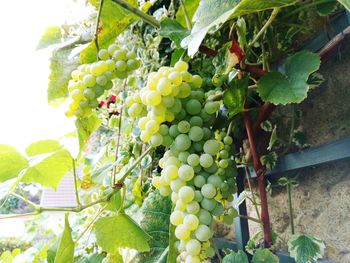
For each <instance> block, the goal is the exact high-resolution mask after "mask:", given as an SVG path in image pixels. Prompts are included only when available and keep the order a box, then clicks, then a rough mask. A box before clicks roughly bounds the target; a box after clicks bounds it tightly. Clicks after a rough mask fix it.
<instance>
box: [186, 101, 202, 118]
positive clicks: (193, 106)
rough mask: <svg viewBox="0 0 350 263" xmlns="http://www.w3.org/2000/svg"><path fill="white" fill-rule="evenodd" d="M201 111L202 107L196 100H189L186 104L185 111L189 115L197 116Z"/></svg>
mask: <svg viewBox="0 0 350 263" xmlns="http://www.w3.org/2000/svg"><path fill="white" fill-rule="evenodd" d="M201 110H202V105H201V103H200V102H199V101H198V100H195V99H190V100H189V101H188V102H187V103H186V111H187V112H188V114H190V115H197V114H199V113H200V112H201Z"/></svg>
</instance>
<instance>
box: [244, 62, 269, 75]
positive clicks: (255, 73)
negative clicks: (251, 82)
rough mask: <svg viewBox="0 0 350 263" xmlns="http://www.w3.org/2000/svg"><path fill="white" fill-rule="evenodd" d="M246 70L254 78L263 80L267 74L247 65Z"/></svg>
mask: <svg viewBox="0 0 350 263" xmlns="http://www.w3.org/2000/svg"><path fill="white" fill-rule="evenodd" d="M245 70H246V71H248V72H249V73H250V74H252V76H253V77H254V78H261V77H262V76H264V75H265V74H266V73H267V72H266V71H265V70H263V69H261V68H258V67H255V66H252V65H246V68H245Z"/></svg>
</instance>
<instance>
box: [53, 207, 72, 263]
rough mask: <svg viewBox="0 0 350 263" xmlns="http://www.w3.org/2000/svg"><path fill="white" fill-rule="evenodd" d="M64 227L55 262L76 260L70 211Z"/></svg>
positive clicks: (61, 262)
mask: <svg viewBox="0 0 350 263" xmlns="http://www.w3.org/2000/svg"><path fill="white" fill-rule="evenodd" d="M64 222H65V223H64V229H63V233H62V236H61V240H60V244H59V246H58V249H57V252H56V257H55V263H63V262H64V263H71V262H74V242H73V239H72V229H71V228H70V226H69V220H68V213H67V214H65V218H64Z"/></svg>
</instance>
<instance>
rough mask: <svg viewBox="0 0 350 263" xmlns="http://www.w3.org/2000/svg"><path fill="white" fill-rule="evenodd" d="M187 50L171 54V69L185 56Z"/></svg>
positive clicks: (179, 50)
mask: <svg viewBox="0 0 350 263" xmlns="http://www.w3.org/2000/svg"><path fill="white" fill-rule="evenodd" d="M185 52H186V50H184V49H183V48H177V49H175V50H174V52H173V53H172V54H171V61H170V67H173V66H174V65H175V63H176V62H178V61H179V60H180V58H181V57H182V56H183V55H184V54H185Z"/></svg>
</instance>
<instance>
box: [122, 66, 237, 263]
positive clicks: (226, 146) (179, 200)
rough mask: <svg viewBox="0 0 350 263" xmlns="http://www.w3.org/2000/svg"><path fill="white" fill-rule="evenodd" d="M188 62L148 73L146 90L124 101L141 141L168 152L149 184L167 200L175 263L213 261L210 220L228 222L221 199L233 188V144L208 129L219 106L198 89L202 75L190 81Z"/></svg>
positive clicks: (221, 135)
mask: <svg viewBox="0 0 350 263" xmlns="http://www.w3.org/2000/svg"><path fill="white" fill-rule="evenodd" d="M187 69H188V65H187V63H185V62H183V61H180V62H178V63H176V64H175V66H174V67H173V68H171V67H163V68H161V69H160V70H159V71H158V72H156V73H151V74H150V75H149V78H148V82H147V86H146V87H145V88H143V89H142V90H141V91H140V93H139V94H135V95H133V96H130V97H128V99H127V105H128V113H129V115H130V116H131V117H137V116H140V119H139V121H138V126H139V128H140V129H141V135H140V138H141V140H142V141H144V142H149V143H150V144H151V145H152V146H154V147H157V146H160V145H163V146H165V147H166V149H167V151H166V152H165V154H164V156H163V158H161V159H160V160H159V166H160V167H161V168H162V171H161V175H160V176H154V177H153V179H152V183H153V185H154V186H155V187H156V188H158V189H159V192H160V193H161V194H162V195H163V196H171V200H172V202H173V204H174V210H173V212H172V214H171V216H170V222H171V224H173V225H174V226H176V228H175V236H176V238H177V239H178V240H179V241H178V250H179V253H180V255H179V257H178V261H179V262H185V263H197V262H202V261H203V260H205V259H207V258H209V257H212V256H214V254H215V251H214V248H213V247H212V245H211V241H210V240H211V238H212V236H213V230H212V222H213V218H214V217H216V218H222V217H224V218H226V217H227V216H228V215H229V214H231V215H233V213H232V211H231V210H229V211H225V208H224V203H225V200H228V199H230V198H231V200H232V193H233V190H234V189H235V180H234V179H233V177H232V176H233V175H235V170H234V168H233V167H234V166H233V165H234V161H233V158H232V150H231V149H232V147H231V145H232V143H233V139H232V137H230V136H229V135H227V134H226V133H225V132H224V131H221V132H214V131H213V130H212V125H213V123H214V121H215V117H216V112H217V111H218V109H219V107H220V106H221V103H220V102H217V101H207V100H206V98H208V95H209V96H212V95H215V94H213V92H211V93H210V94H205V93H204V91H203V90H202V89H201V85H202V79H201V77H200V76H197V75H194V76H192V75H191V74H190V73H189V72H188V71H187Z"/></svg>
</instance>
